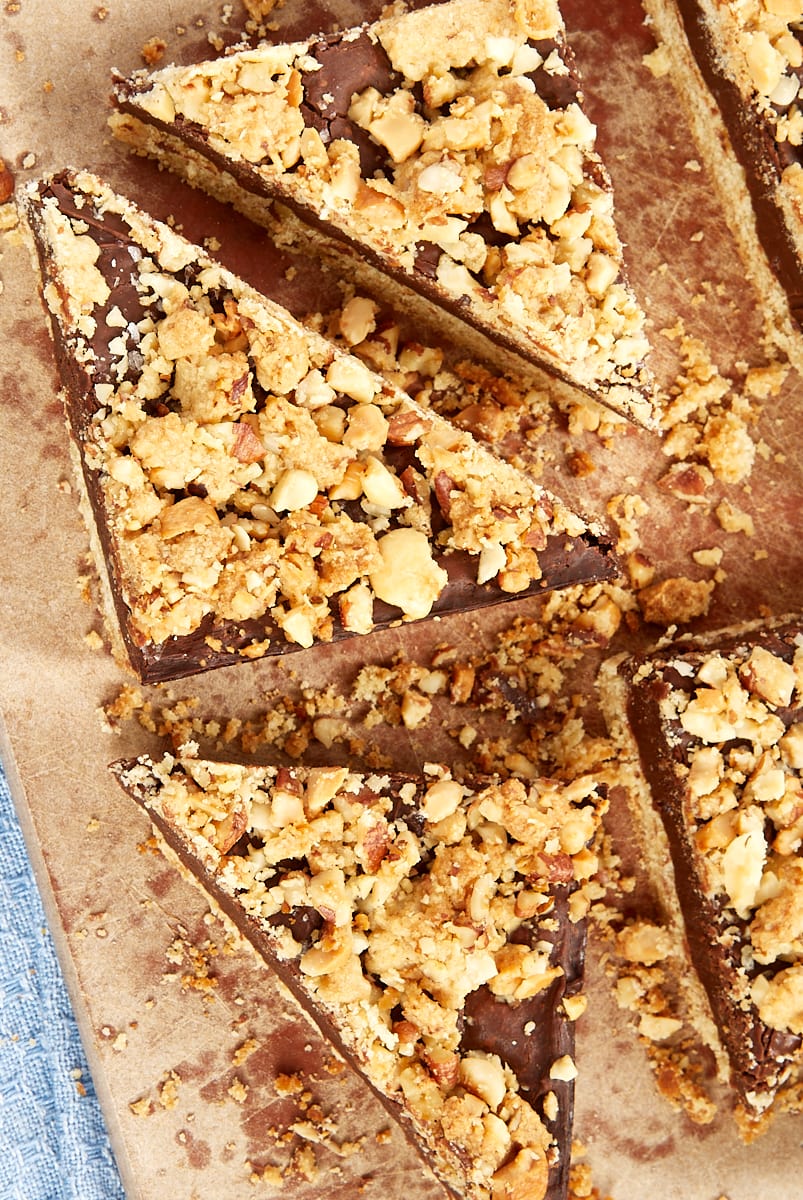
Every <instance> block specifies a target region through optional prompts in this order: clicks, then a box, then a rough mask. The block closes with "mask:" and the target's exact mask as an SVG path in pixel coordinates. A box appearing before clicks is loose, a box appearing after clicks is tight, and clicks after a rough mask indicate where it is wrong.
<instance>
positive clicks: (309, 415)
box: [42, 176, 587, 646]
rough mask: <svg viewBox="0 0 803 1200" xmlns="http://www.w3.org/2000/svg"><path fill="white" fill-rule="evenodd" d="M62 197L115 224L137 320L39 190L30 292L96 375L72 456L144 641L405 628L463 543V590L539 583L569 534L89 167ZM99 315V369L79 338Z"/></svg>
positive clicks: (488, 461) (315, 636)
mask: <svg viewBox="0 0 803 1200" xmlns="http://www.w3.org/2000/svg"><path fill="white" fill-rule="evenodd" d="M78 189H79V195H80V194H81V189H84V191H83V194H84V195H85V202H86V205H87V208H86V212H87V215H89V213H90V211H91V212H93V213H94V214H95V216H93V220H96V219H97V213H100V214H101V220H102V216H103V214H104V213H114V214H117V216H118V218H122V219H123V220H124V221H125V222H126V224H127V226H128V227H130V233H131V245H132V246H133V249H134V253H133V254H132V260H133V261H132V268H131V278H132V281H133V284H134V288H135V293H134V300H135V302H136V305H137V309H138V311H137V312H136V313H135V314H133V315H132V314H131V313H130V312H122V311H121V309H120V307H119V306H118V305H117V304H116V303H115V300H116V298H117V294H116V292H115V294H114V295H112V294H110V288H109V284H108V283H107V281H106V278H105V277H104V274H103V273H102V271H101V270H100V268H99V266H98V265H97V264H98V255H99V247H98V243H97V241H96V240H95V238H94V237H93V236H92V233H91V229H90V228H89V226H88V225H87V224H86V223H85V222H83V221H82V220H80V219H76V218H74V217H72V218H71V217H70V216H68V215H66V214H65V213H63V212H62V211H61V210H60V209H59V207H58V204H57V202H56V201H55V199H47V198H46V199H45V200H44V201H43V204H42V212H43V216H44V221H45V226H46V231H47V237H48V239H49V242H50V245H51V247H52V253H53V258H54V262H55V264H56V269H57V271H58V279H57V280H54V281H53V282H51V283H50V284H49V285H48V287H47V290H46V298H47V300H48V303H49V304H50V306H51V308H52V309H53V311H54V312H55V313H56V314H57V316H58V317H59V319H60V320H61V321H62V323H63V324H64V326H65V328H66V330H67V331H68V332H70V331H72V333H73V335H74V337H75V339H76V348H77V354H78V357H79V358H80V359H81V360H82V361H84V362H85V364H86V365H87V369H88V370H89V371H90V374H91V375H92V377H93V378H94V379H95V380H96V382H95V385H94V386H95V398H96V401H97V405H98V407H97V411H96V412H95V414H94V416H93V417H92V420H91V422H90V424H89V428H88V429H87V432H86V439H85V456H86V459H87V462H88V463H89V465H90V466H91V467H92V468H93V469H94V470H96V471H97V472H98V473H99V476H100V480H101V484H102V488H103V494H104V498H105V504H106V508H107V511H108V516H109V523H110V529H111V532H112V535H113V539H114V547H115V553H116V554H117V555H118V556H119V559H120V563H121V566H122V575H123V579H122V583H123V587H124V591H125V599H126V601H127V603H128V605H129V607H130V609H131V611H132V620H133V625H134V629H135V631H136V634H137V636H138V637H140V638H141V639H142V642H143V643H145V642H153V643H160V642H163V641H164V640H165V639H166V638H168V637H170V636H173V635H181V634H187V633H190V632H192V631H193V630H195V629H197V628H198V626H199V625H200V624H201V622H202V621H203V619H204V617H205V616H206V615H207V614H208V613H214V614H215V616H216V618H218V619H221V620H224V621H234V622H238V621H247V620H249V619H252V618H260V617H263V616H264V615H265V614H268V615H269V616H270V617H271V618H272V619H273V620H274V621H275V622H276V625H277V626H278V627H279V629H280V631H281V633H280V635H279V636H283V637H284V638H285V639H286V640H287V641H289V642H293V643H296V644H298V645H301V646H309V645H311V644H312V643H313V642H314V641H316V640H328V639H330V638H331V636H332V632H333V628H334V622H335V621H336V620H338V621H340V622H341V623H342V625H343V626H344V627H345V629H346V630H348V631H350V632H355V633H363V632H368V631H369V630H370V629H371V628H372V627H373V623H374V618H373V611H374V600H375V599H379V600H381V601H384V602H386V603H387V604H389V605H392V606H395V607H397V608H398V609H399V611H400V615H402V616H403V617H405V618H410V619H415V618H421V617H424V616H426V615H427V614H428V613H429V612H430V610H431V608H432V606H433V604H434V603H435V601H436V600H437V598H438V596H439V595H440V593H441V592H442V590H443V588H444V586H445V585H446V582H447V574H446V571H445V570H444V566H443V557H442V556H443V555H444V554H448V553H450V552H457V551H462V552H466V553H468V554H469V555H470V556H471V557H472V558H473V560H474V563H475V567H474V570H475V579H476V581H477V582H478V583H480V584H482V583H487V582H490V581H494V583H495V585H496V586H497V587H499V589H500V590H501V591H502V592H505V593H510V594H513V593H516V592H520V591H522V590H524V589H526V588H527V587H529V586H530V584H531V583H532V582H533V581H535V580H537V579H539V578H540V576H541V567H540V565H539V559H538V552H539V551H540V550H542V549H543V548H544V546H545V545H546V540H547V537H548V536H550V535H551V534H557V533H561V532H562V533H567V534H569V535H570V536H579V535H580V534H581V533H583V532H584V531H585V530H586V528H587V526H586V525H585V523H584V522H583V521H582V520H581V519H580V518H579V517H577V516H575V515H574V514H573V513H571V512H570V511H569V510H568V509H566V508H565V507H564V506H562V505H561V504H560V502H559V501H557V500H556V499H555V498H554V497H552V496H550V495H549V494H548V493H546V492H545V491H544V490H543V489H541V488H539V487H538V486H537V485H536V484H534V483H533V482H531V481H530V480H529V479H528V478H527V477H526V476H524V475H523V474H521V473H520V472H518V471H516V470H515V469H513V468H512V467H510V466H509V465H507V464H505V463H503V462H501V461H500V460H498V459H496V458H495V457H494V456H493V455H491V454H490V453H489V452H487V451H485V450H483V449H482V448H481V447H479V446H478V445H477V444H476V443H475V442H474V440H473V438H472V437H471V436H470V435H469V434H468V433H466V432H461V431H460V430H458V429H456V428H455V427H453V426H451V425H450V424H449V423H448V422H447V421H445V420H443V419H441V418H440V417H438V416H437V415H436V414H434V413H432V412H428V411H426V410H425V409H423V408H421V407H420V406H419V405H418V404H416V403H415V402H414V401H413V400H411V399H410V398H409V397H408V396H406V395H405V394H403V393H402V392H400V391H398V390H397V389H395V388H394V387H393V386H391V385H389V384H387V383H386V382H384V381H383V380H382V379H381V378H380V377H379V376H378V375H377V374H375V373H374V372H373V371H372V370H370V369H369V367H368V366H367V365H366V364H365V363H364V362H362V361H360V360H359V359H357V358H355V357H352V356H350V355H346V354H342V353H340V352H338V351H335V350H334V349H333V348H332V346H331V345H330V344H329V343H328V342H326V341H325V340H324V339H323V338H320V337H317V336H316V335H315V334H313V333H310V332H309V331H308V330H306V329H304V328H302V326H300V325H299V324H297V323H296V322H295V321H294V320H293V319H292V318H291V317H290V316H289V314H287V313H286V312H285V311H284V310H281V309H279V308H278V307H277V306H275V305H272V304H271V303H270V302H269V301H266V300H264V299H263V298H262V297H260V296H258V295H257V294H256V293H254V292H253V291H251V290H250V289H249V288H247V287H246V286H245V285H244V284H242V283H240V282H239V281H238V280H237V279H236V278H234V277H233V276H231V275H230V274H228V273H227V272H225V271H224V270H223V269H222V268H220V267H219V266H217V265H216V264H214V263H212V262H211V261H209V260H207V259H205V258H204V257H203V255H201V254H200V252H199V251H198V250H197V248H196V247H193V246H191V245H190V244H189V243H187V242H185V241H184V240H183V239H181V238H180V237H179V236H178V235H177V234H175V233H174V232H173V231H172V230H170V229H169V228H167V227H166V226H162V225H159V224H158V223H156V222H152V221H150V220H149V219H147V218H145V217H144V216H143V215H142V214H139V213H137V212H136V211H135V210H134V209H132V208H131V207H130V206H128V205H127V204H126V203H125V202H123V201H121V200H120V199H119V198H117V197H115V196H113V194H112V193H111V192H109V191H108V189H105V188H104V187H103V185H100V184H99V183H98V182H97V181H95V180H92V179H91V178H89V177H88V176H81V177H79V184H78ZM127 236H128V232H127V231H126V234H125V237H127ZM125 245H126V242H125V240H124V239H123V240H121V248H122V247H123V246H125ZM121 252H122V250H121ZM127 303H128V305H129V307H130V304H131V301H130V300H129V301H128V302H127ZM121 304H123V305H125V304H126V300H125V297H123V298H121ZM100 323H105V326H107V327H109V330H108V332H109V334H110V336H109V338H108V339H107V342H108V357H109V362H108V363H106V364H103V363H100V362H99V361H98V360H97V358H96V357H95V351H94V350H93V349H92V345H90V339H91V338H92V337H93V335H95V334H96V332H97V329H98V325H99V324H100Z"/></svg>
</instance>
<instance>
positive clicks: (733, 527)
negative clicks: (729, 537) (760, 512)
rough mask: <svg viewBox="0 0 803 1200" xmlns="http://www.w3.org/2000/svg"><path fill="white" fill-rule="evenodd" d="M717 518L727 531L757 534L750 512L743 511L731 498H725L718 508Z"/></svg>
mask: <svg viewBox="0 0 803 1200" xmlns="http://www.w3.org/2000/svg"><path fill="white" fill-rule="evenodd" d="M716 515H717V520H718V521H719V523H720V525H721V526H722V528H723V529H724V530H725V532H726V533H744V534H746V536H747V537H754V536H755V532H756V529H755V525H754V524H753V518H752V517H751V516H750V514H749V513H746V512H743V511H742V510H741V509H739V508H737V507H736V505H735V504H732V503H731V502H730V500H723V501H721V503H720V504H718V505H717V508H716Z"/></svg>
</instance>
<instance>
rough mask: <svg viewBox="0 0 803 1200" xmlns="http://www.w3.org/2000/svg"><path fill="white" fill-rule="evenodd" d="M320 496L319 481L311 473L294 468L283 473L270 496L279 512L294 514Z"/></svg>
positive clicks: (272, 503) (271, 501)
mask: <svg viewBox="0 0 803 1200" xmlns="http://www.w3.org/2000/svg"><path fill="white" fill-rule="evenodd" d="M317 495H318V481H317V479H316V478H315V476H314V475H313V474H312V472H311V471H304V470H302V469H301V468H298V467H293V468H291V469H290V470H289V471H283V472H282V474H281V475H280V476H279V478H278V480H277V482H276V485H275V487H274V489H273V491H272V492H271V495H270V503H271V505H272V506H273V507H274V508H275V509H276V511H277V512H288V511H289V512H294V511H296V510H297V509H300V508H306V507H307V506H308V505H310V504H312V502H313V500H314V499H315V497H316V496H317Z"/></svg>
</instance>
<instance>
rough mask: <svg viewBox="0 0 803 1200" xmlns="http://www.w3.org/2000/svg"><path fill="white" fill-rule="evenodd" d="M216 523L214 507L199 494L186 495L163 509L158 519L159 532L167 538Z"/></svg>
mask: <svg viewBox="0 0 803 1200" xmlns="http://www.w3.org/2000/svg"><path fill="white" fill-rule="evenodd" d="M218 523H219V522H218V515H217V513H216V512H215V508H214V506H213V505H212V504H210V503H209V501H208V500H202V499H201V497H200V496H187V497H186V498H185V499H184V500H177V501H176V503H175V504H172V505H171V506H170V507H169V508H167V509H165V510H164V512H163V513H162V516H161V518H160V520H159V532H160V533H161V535H162V537H163V538H165V539H168V538H174V537H178V536H179V535H180V534H182V533H191V532H194V531H196V530H198V529H203V528H204V527H205V526H207V525H217V524H218Z"/></svg>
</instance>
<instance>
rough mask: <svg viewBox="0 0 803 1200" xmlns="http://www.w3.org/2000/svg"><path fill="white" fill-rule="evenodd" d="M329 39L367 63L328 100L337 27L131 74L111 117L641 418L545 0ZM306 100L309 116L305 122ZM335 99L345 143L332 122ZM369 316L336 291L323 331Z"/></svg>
mask: <svg viewBox="0 0 803 1200" xmlns="http://www.w3.org/2000/svg"><path fill="white" fill-rule="evenodd" d="M544 39H548V40H550V41H551V42H552V49H551V50H550V51H547V50H546V49H545V47H544ZM343 40H344V41H350V42H356V41H359V42H360V45H361V47H362V46H364V50H365V53H367V54H368V55H369V56H371V58H372V59H375V60H376V64H377V66H376V71H375V72H374V77H375V79H376V80H377V83H376V84H373V83H372V84H370V85H369V86H367V87H366V86H365V84H364V77H362V78H361V79H360V82H359V90H357V80H356V79H355V87H354V88H352V89H349V88H348V86H346V87H345V88H344V90H345V91H346V92H347V93H348V94H349V100H348V101H346V102H343V103H342V110H341V111H338V109H337V107H336V105H337V101H336V100H335V99H334V97H332V96H331V95H330V96H329V97H328V98H327V97H324V98H323V100H321V99H319V98H318V96H317V84H316V75H317V73H318V71H319V70H320V63H321V59H324V60H325V58H326V55H327V54H330V53H331V54H333V55H336V54H337V53H338V51H339V49H340V46H339V43H338V42H337V41H334V42H333V43H332V45H331V46H329V45H325V46H324V47H323V48H321V45H320V43H319V42H318V41H310V42H303V43H302V42H293V43H289V44H286V45H267V44H264V45H262V46H260V47H258V48H248V49H241V50H239V51H238V52H235V53H231V54H227V55H225V56H223V57H220V58H218V59H216V60H214V61H209V62H206V63H199V64H195V65H193V66H191V67H168V68H165V69H163V70H160V71H156V72H154V73H153V74H152V75H151V76H150V77H149V78H147V79H146V78H138V79H135V80H132V81H131V82H130V84H128V85H125V86H122V87H121V90H120V99H121V101H123V102H124V104H125V108H126V112H125V114H121V115H120V116H119V118H116V119H114V120H113V127H114V128H115V131H116V132H117V134H118V136H120V137H122V138H123V139H133V140H134V141H137V142H139V144H141V145H142V146H145V147H148V148H149V149H151V150H153V151H154V152H156V153H158V152H159V138H158V137H157V138H155V139H153V140H149V139H148V137H147V135H145V136H143V135H142V134H141V133H140V132H139V131H138V124H139V122H138V118H137V117H136V115H134V114H135V113H136V110H137V108H139V111H140V113H142V114H144V115H148V116H150V117H153V118H156V119H157V120H159V121H161V122H163V123H165V124H167V125H174V126H175V124H176V122H177V120H179V119H180V120H181V121H182V122H193V123H195V124H196V125H197V126H200V127H201V128H202V129H203V130H204V135H205V138H206V139H207V140H208V144H209V146H210V149H211V150H213V151H215V152H216V153H217V154H223V155H224V156H226V155H228V156H229V157H231V158H232V159H234V160H236V161H237V162H238V163H239V164H240V166H247V168H248V171H247V173H246V176H245V178H246V180H247V178H248V172H250V173H251V175H252V177H253V181H254V185H255V186H258V188H259V190H260V191H262V190H263V189H264V188H265V187H266V186H267V187H268V188H269V189H272V190H275V194H276V195H277V196H279V197H280V198H284V197H289V198H291V199H292V200H293V201H295V203H296V204H297V205H300V206H301V207H302V209H303V210H305V211H307V212H309V213H310V214H315V215H317V216H319V217H321V218H322V219H324V220H325V221H326V222H327V223H328V224H329V225H331V226H333V227H334V228H335V229H336V230H338V231H339V232H340V233H341V234H342V235H343V236H344V237H345V238H346V239H347V240H349V241H351V242H352V243H356V244H357V245H359V246H360V247H362V246H367V247H368V248H369V249H370V250H371V251H372V252H373V253H374V254H375V255H378V257H379V260H380V262H383V263H385V264H387V266H388V267H389V268H390V269H391V270H395V271H402V272H404V273H405V274H407V275H408V276H415V274H416V273H418V275H419V276H420V277H421V279H422V280H424V279H426V281H427V286H430V287H434V288H436V289H437V292H438V295H439V296H440V297H441V298H442V300H443V302H444V303H449V304H451V303H453V302H454V300H455V299H458V300H459V301H460V311H461V313H463V314H464V315H465V317H466V319H468V320H469V321H470V322H473V323H474V324H476V325H479V326H480V327H481V328H485V329H488V328H490V329H491V330H493V331H495V332H496V333H497V336H499V335H501V336H503V337H505V338H506V340H508V341H509V340H510V339H513V340H514V342H515V343H516V344H517V345H518V346H519V347H520V349H521V350H522V351H523V352H524V353H525V354H527V355H529V356H531V357H534V358H535V360H536V361H539V362H540V363H541V364H542V365H544V364H545V365H547V367H548V368H549V369H551V370H553V371H557V373H558V374H561V375H563V376H564V377H565V378H567V379H569V380H570V381H572V382H574V383H576V384H577V385H579V386H580V387H582V388H584V389H585V390H587V391H590V392H591V393H593V394H596V395H597V396H600V397H601V398H602V399H603V400H605V401H606V402H608V403H609V404H611V405H612V406H613V407H615V408H619V409H620V410H622V411H625V412H628V413H629V414H630V415H634V416H636V418H637V419H639V420H646V421H650V420H652V419H653V418H652V414H651V403H652V401H651V393H652V384H651V381H650V379H649V377H648V374H647V372H646V369H645V367H644V359H645V356H646V354H647V351H648V343H647V338H646V334H645V317H644V313H643V312H642V310H641V308H640V307H639V305H638V303H637V302H636V300H635V297H634V295H633V293H632V291H631V289H630V287H629V285H628V284H627V282H626V279H625V272H624V269H623V252H622V245H621V242H620V239H619V236H618V234H617V231H616V228H615V225H614V220H613V200H612V191H611V184H610V180H609V178H608V175H607V172H606V170H605V167H604V166H603V164H602V162H601V160H600V158H599V155H598V154H597V153H596V151H595V149H594V140H595V133H596V131H595V129H594V126H593V125H592V124H591V122H590V121H589V120H588V118H587V117H586V116H585V115H584V113H583V111H582V109H581V107H580V95H579V91H578V88H577V85H576V83H575V81H574V75H573V73H572V70H573V68H572V59H571V56H570V54H569V51H568V49H567V47H566V42H565V36H564V30H563V26H562V21H561V17H560V12H559V9H558V6H557V4H556V3H555V2H554V0H543V2H541V3H538V4H532V3H527V4H517V5H511V4H510V3H508V0H484V2H483V3H482V4H481V5H477V4H476V3H475V0H447V2H446V3H438V4H430V5H428V6H417V7H415V8H413V9H409V10H408V9H407V8H406V7H405V6H403V5H402V6H396V8H395V9H393V10H390V11H389V12H388V13H386V14H385V15H384V16H383V17H382V19H380V20H379V21H378V22H376V23H375V24H374V25H370V26H367V27H365V28H360V29H355V30H349V31H348V32H347V33H346V34H345V35H344V39H343ZM542 51H543V53H542ZM355 53H356V50H355ZM342 61H343V63H344V64H347V63H348V59H347V58H346V57H345V55H344V57H343V59H342ZM385 76H387V78H385ZM558 78H560V79H561V80H562V82H563V86H562V88H561V98H560V100H559V101H557V100H556V99H555V97H554V96H552V95H551V92H552V87H551V82H550V81H551V80H553V79H558ZM132 110H133V113H132ZM310 110H314V111H316V119H315V121H314V123H313V122H312V121H310V122H309V124H306V125H305V116H304V114H305V112H308V111H310ZM318 112H320V117H321V120H322V122H323V124H322V125H321V124H320V121H319V119H318V116H317V114H318ZM336 114H337V116H339V117H340V118H341V121H340V124H341V125H344V126H345V125H347V124H350V125H352V126H353V127H354V130H355V132H354V135H353V137H352V138H348V137H347V136H345V134H343V132H342V131H339V134H338V136H334V135H333V131H332V130H330V128H329V124H328V122H330V121H333V118H334V117H335V115H336ZM266 128H269V129H270V130H271V137H270V138H266V137H265V136H264V130H265V129H266ZM367 142H369V144H370V148H371V152H372V153H371V164H370V166H363V165H361V161H360V160H361V155H362V154H363V153H364V152H365V143H367ZM374 159H381V166H382V172H379V171H377V170H376V163H375V162H374ZM175 163H176V156H175V155H171V156H170V159H169V164H170V165H171V166H174V167H175ZM246 186H247V182H246ZM482 217H485V218H487V220H488V221H489V222H490V224H491V225H492V226H493V229H494V234H495V236H494V238H493V241H492V242H491V240H490V239H489V240H486V237H485V236H484V234H483V233H482V232H480V230H481V228H482V225H481V222H480V221H479V220H478V219H479V218H482ZM422 259H423V261H424V262H425V265H423V266H422ZM430 260H431V261H430ZM370 321H371V313H370V310H369V309H367V308H366V307H365V306H364V305H359V306H354V307H352V308H350V309H348V310H347V312H346V314H345V315H344V325H343V330H342V332H343V334H344V336H345V337H346V339H347V340H348V341H349V342H350V343H351V344H355V343H356V342H358V341H360V340H361V337H360V334H361V333H362V331H363V330H364V329H366V328H367V327H368V326H369V325H370ZM330 382H331V380H330ZM333 386H338V390H345V391H347V394H349V395H353V393H351V392H348V390H347V389H345V388H342V387H341V386H340V385H334V384H333ZM355 398H360V399H363V398H364V397H362V396H361V397H355Z"/></svg>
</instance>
